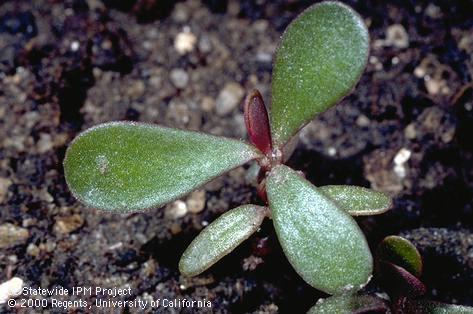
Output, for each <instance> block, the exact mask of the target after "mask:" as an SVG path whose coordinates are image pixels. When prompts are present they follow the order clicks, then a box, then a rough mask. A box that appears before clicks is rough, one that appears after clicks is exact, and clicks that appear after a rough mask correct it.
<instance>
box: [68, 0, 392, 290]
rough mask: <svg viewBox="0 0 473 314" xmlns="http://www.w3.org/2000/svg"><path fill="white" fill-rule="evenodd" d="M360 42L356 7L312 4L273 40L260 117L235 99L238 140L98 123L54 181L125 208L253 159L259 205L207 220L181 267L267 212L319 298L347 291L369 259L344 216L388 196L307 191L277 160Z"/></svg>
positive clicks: (363, 35)
mask: <svg viewBox="0 0 473 314" xmlns="http://www.w3.org/2000/svg"><path fill="white" fill-rule="evenodd" d="M368 47H369V37H368V31H367V29H366V27H365V25H364V23H363V20H362V19H361V17H360V16H359V15H358V14H357V13H356V12H354V11H353V10H352V9H351V8H349V7H347V6H345V5H343V4H341V3H339V2H331V1H330V2H323V3H320V4H316V5H314V6H312V7H310V8H309V9H307V10H306V11H305V12H304V13H302V14H301V15H300V16H299V17H298V18H297V19H295V20H294V21H293V22H292V23H291V24H290V25H289V27H288V28H287V30H286V31H285V33H284V35H283V36H282V40H281V43H280V45H279V48H278V50H277V53H276V56H275V61H274V71H273V77H272V101H271V108H270V114H269V115H268V112H267V109H266V106H265V104H264V101H263V98H262V97H261V95H260V94H259V93H258V92H257V91H254V92H252V93H250V94H249V96H248V97H247V98H246V100H245V103H244V116H245V122H246V127H247V131H248V135H249V140H250V143H245V142H242V141H238V140H233V139H228V138H222V137H217V136H212V135H207V134H202V133H198V132H190V131H184V130H177V129H170V128H164V127H160V126H156V125H149V124H142V123H133V122H111V123H105V124H102V125H99V126H96V127H93V128H91V129H88V130H86V131H85V132H83V133H82V134H80V135H79V136H78V137H77V138H76V139H75V140H74V141H73V142H72V143H71V145H70V146H69V148H68V150H67V153H66V157H65V160H64V171H65V177H66V181H67V183H68V185H69V187H70V189H71V191H72V193H73V194H74V195H75V197H76V198H77V199H79V200H80V201H81V202H83V203H84V204H86V205H88V206H90V207H94V208H98V209H101V210H106V211H112V212H116V213H130V212H135V211H140V210H145V209H149V208H156V207H160V206H163V205H165V204H166V203H168V202H170V201H173V200H175V199H178V198H180V197H182V196H184V195H185V194H187V193H189V192H191V191H192V190H194V189H196V188H198V187H199V186H201V185H203V184H205V183H206V182H209V181H210V180H212V179H213V178H215V177H217V176H220V175H222V174H223V173H225V172H227V171H229V170H231V169H233V168H235V167H238V166H240V165H242V164H244V163H247V162H249V161H251V160H255V161H256V162H257V163H258V164H259V166H260V167H261V173H260V176H259V189H258V193H259V195H261V196H262V198H263V200H264V203H265V205H264V206H258V205H244V206H240V207H237V208H235V209H232V210H229V211H228V212H227V213H225V214H223V215H222V216H221V217H220V218H218V219H216V220H215V221H214V222H213V223H211V224H210V225H209V226H208V227H207V228H206V229H204V230H203V231H202V232H201V234H200V235H198V236H197V237H196V238H195V240H194V241H193V242H192V243H191V244H190V245H189V247H188V248H187V250H186V251H185V252H184V254H183V255H182V258H181V261H180V262H179V269H180V271H181V273H182V274H184V275H186V276H195V275H198V274H200V273H202V272H203V271H205V270H206V269H208V268H209V267H210V266H211V265H213V264H214V263H216V262H217V261H218V260H219V259H221V258H222V257H223V256H224V255H226V254H228V253H229V252H231V251H232V250H233V249H234V248H235V247H236V246H238V245H239V244H240V243H242V242H243V241H244V240H245V239H247V238H248V237H250V235H251V234H253V233H254V232H256V231H257V230H258V229H259V227H260V225H261V223H262V222H263V220H264V219H265V218H266V217H268V218H271V219H272V220H273V223H274V227H275V229H276V234H277V236H278V239H279V241H280V243H281V246H282V248H283V250H284V252H285V254H286V256H287V258H288V260H289V262H290V263H291V264H292V266H293V267H294V268H295V270H296V271H297V272H298V273H299V274H300V276H301V277H302V278H303V279H304V280H305V281H306V282H308V283H309V284H310V285H312V286H313V287H315V288H317V289H320V290H322V291H325V292H326V293H329V294H339V293H344V292H347V291H356V290H358V289H360V288H361V287H363V286H364V285H365V284H366V283H367V282H368V281H369V280H370V278H371V273H372V268H373V262H372V256H371V253H370V250H369V247H368V244H367V242H366V239H365V237H364V235H363V233H362V232H361V230H360V228H359V227H358V225H357V223H356V222H355V220H354V219H353V218H352V217H351V215H353V216H357V215H372V214H379V213H382V212H384V211H386V210H387V209H388V208H389V207H390V204H391V200H390V198H389V197H387V196H385V195H384V194H382V193H380V192H376V191H372V190H369V189H366V188H362V187H355V186H343V185H337V186H332V185H331V186H323V187H315V186H313V185H312V184H311V183H310V182H309V181H307V180H306V179H304V177H303V176H302V175H301V174H300V173H298V172H297V171H295V170H293V169H291V168H289V167H287V166H285V165H284V164H283V162H284V161H285V160H286V159H287V158H288V146H289V144H288V142H289V141H290V140H291V138H293V137H294V136H296V134H297V133H298V131H299V130H300V129H301V128H302V127H303V126H304V125H305V124H307V123H308V122H309V121H310V120H311V119H313V118H314V116H316V115H318V114H320V113H321V112H323V111H325V110H326V109H328V108H330V107H331V106H333V105H334V104H336V103H337V102H338V101H339V100H340V99H341V98H342V97H343V96H345V95H346V94H347V93H349V92H350V91H351V89H352V88H353V87H354V86H355V84H356V82H357V81H358V80H359V77H360V75H361V73H362V72H363V70H364V68H365V66H366V60H367V56H368Z"/></svg>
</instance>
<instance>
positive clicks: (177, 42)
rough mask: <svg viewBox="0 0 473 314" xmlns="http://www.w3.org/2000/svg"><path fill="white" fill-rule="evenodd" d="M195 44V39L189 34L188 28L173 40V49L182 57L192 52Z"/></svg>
mask: <svg viewBox="0 0 473 314" xmlns="http://www.w3.org/2000/svg"><path fill="white" fill-rule="evenodd" d="M196 42H197V37H196V36H195V35H194V34H192V33H191V32H190V30H189V29H188V28H185V29H184V31H183V32H180V33H179V34H177V36H176V38H175V39H174V49H176V51H177V52H178V53H179V54H181V55H184V54H186V53H189V52H191V51H193V50H194V47H195V44H196Z"/></svg>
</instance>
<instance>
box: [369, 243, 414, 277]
mask: <svg viewBox="0 0 473 314" xmlns="http://www.w3.org/2000/svg"><path fill="white" fill-rule="evenodd" d="M376 253H377V254H376V257H377V259H378V260H381V261H386V262H390V263H393V264H394V265H397V266H400V267H402V268H404V269H405V270H407V271H408V272H410V273H411V274H412V275H414V276H416V277H417V278H419V277H420V275H421V274H422V257H421V256H420V253H419V251H417V248H416V247H415V246H414V244H412V243H411V242H410V241H409V240H407V239H405V238H403V237H398V236H388V237H386V238H384V240H383V241H382V242H381V243H380V244H379V245H378V249H377V252H376Z"/></svg>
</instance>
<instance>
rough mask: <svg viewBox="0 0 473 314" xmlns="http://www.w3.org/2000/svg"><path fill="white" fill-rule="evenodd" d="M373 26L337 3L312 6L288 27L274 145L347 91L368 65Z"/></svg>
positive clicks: (275, 93) (276, 81) (278, 71)
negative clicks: (369, 33)
mask: <svg viewBox="0 0 473 314" xmlns="http://www.w3.org/2000/svg"><path fill="white" fill-rule="evenodd" d="M368 48H369V36H368V30H367V29H366V26H365V25H364V23H363V20H362V18H361V17H360V16H359V15H358V14H357V13H356V12H355V11H353V10H352V9H351V8H349V7H348V6H346V5H344V4H342V3H340V2H335V1H327V2H322V3H320V4H316V5H313V6H312V7H310V8H308V9H307V10H306V11H304V12H303V13H302V14H301V15H300V16H299V17H298V18H296V19H295V20H294V21H293V22H292V23H291V24H290V25H289V27H288V28H287V29H286V31H285V32H284V34H283V36H282V41H281V44H280V46H279V48H278V50H277V52H276V58H275V61H274V71H273V78H272V103H271V110H270V121H271V123H270V124H271V133H272V138H273V146H274V147H280V146H282V145H284V143H285V142H286V141H287V140H289V138H290V137H291V136H293V135H294V134H295V133H296V132H297V131H298V130H299V129H300V128H301V127H303V126H304V125H305V124H306V123H308V122H309V121H310V120H312V119H313V117H314V116H315V115H317V114H318V113H321V112H323V111H325V110H326V109H328V108H329V107H331V106H332V105H334V104H335V103H336V102H337V101H339V100H340V99H341V98H342V97H343V96H345V95H346V94H348V93H349V92H350V91H351V89H352V88H353V86H354V85H355V84H356V82H357V81H358V80H359V78H360V76H361V73H362V72H363V69H364V68H365V65H366V60H367V57H368Z"/></svg>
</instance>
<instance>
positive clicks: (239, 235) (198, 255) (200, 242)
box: [179, 205, 268, 276]
mask: <svg viewBox="0 0 473 314" xmlns="http://www.w3.org/2000/svg"><path fill="white" fill-rule="evenodd" d="M267 212H268V209H267V208H266V207H261V206H256V205H243V206H240V207H237V208H235V209H232V210H230V211H228V212H226V213H225V214H223V215H222V216H220V217H219V218H217V219H216V220H215V221H214V222H212V223H211V224H210V225H208V226H207V228H205V229H204V230H203V231H202V232H201V233H200V234H199V235H198V236H197V237H196V238H195V239H194V240H193V241H192V243H191V244H190V245H189V247H188V248H187V249H186V250H185V252H184V253H183V254H182V257H181V260H180V261H179V270H180V272H181V273H182V274H183V275H185V276H196V275H198V274H200V273H202V272H204V271H205V270H207V269H208V268H209V267H210V266H212V265H213V264H215V263H216V262H217V261H218V260H220V259H221V258H222V257H224V256H225V255H227V254H228V253H230V252H231V251H233V249H235V248H236V247H237V246H238V245H239V244H240V243H242V242H243V241H244V240H246V239H248V238H249V237H250V235H252V234H253V233H254V232H255V231H256V230H258V228H259V227H260V225H261V223H262V222H263V219H264V217H265V216H266V214H267Z"/></svg>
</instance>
